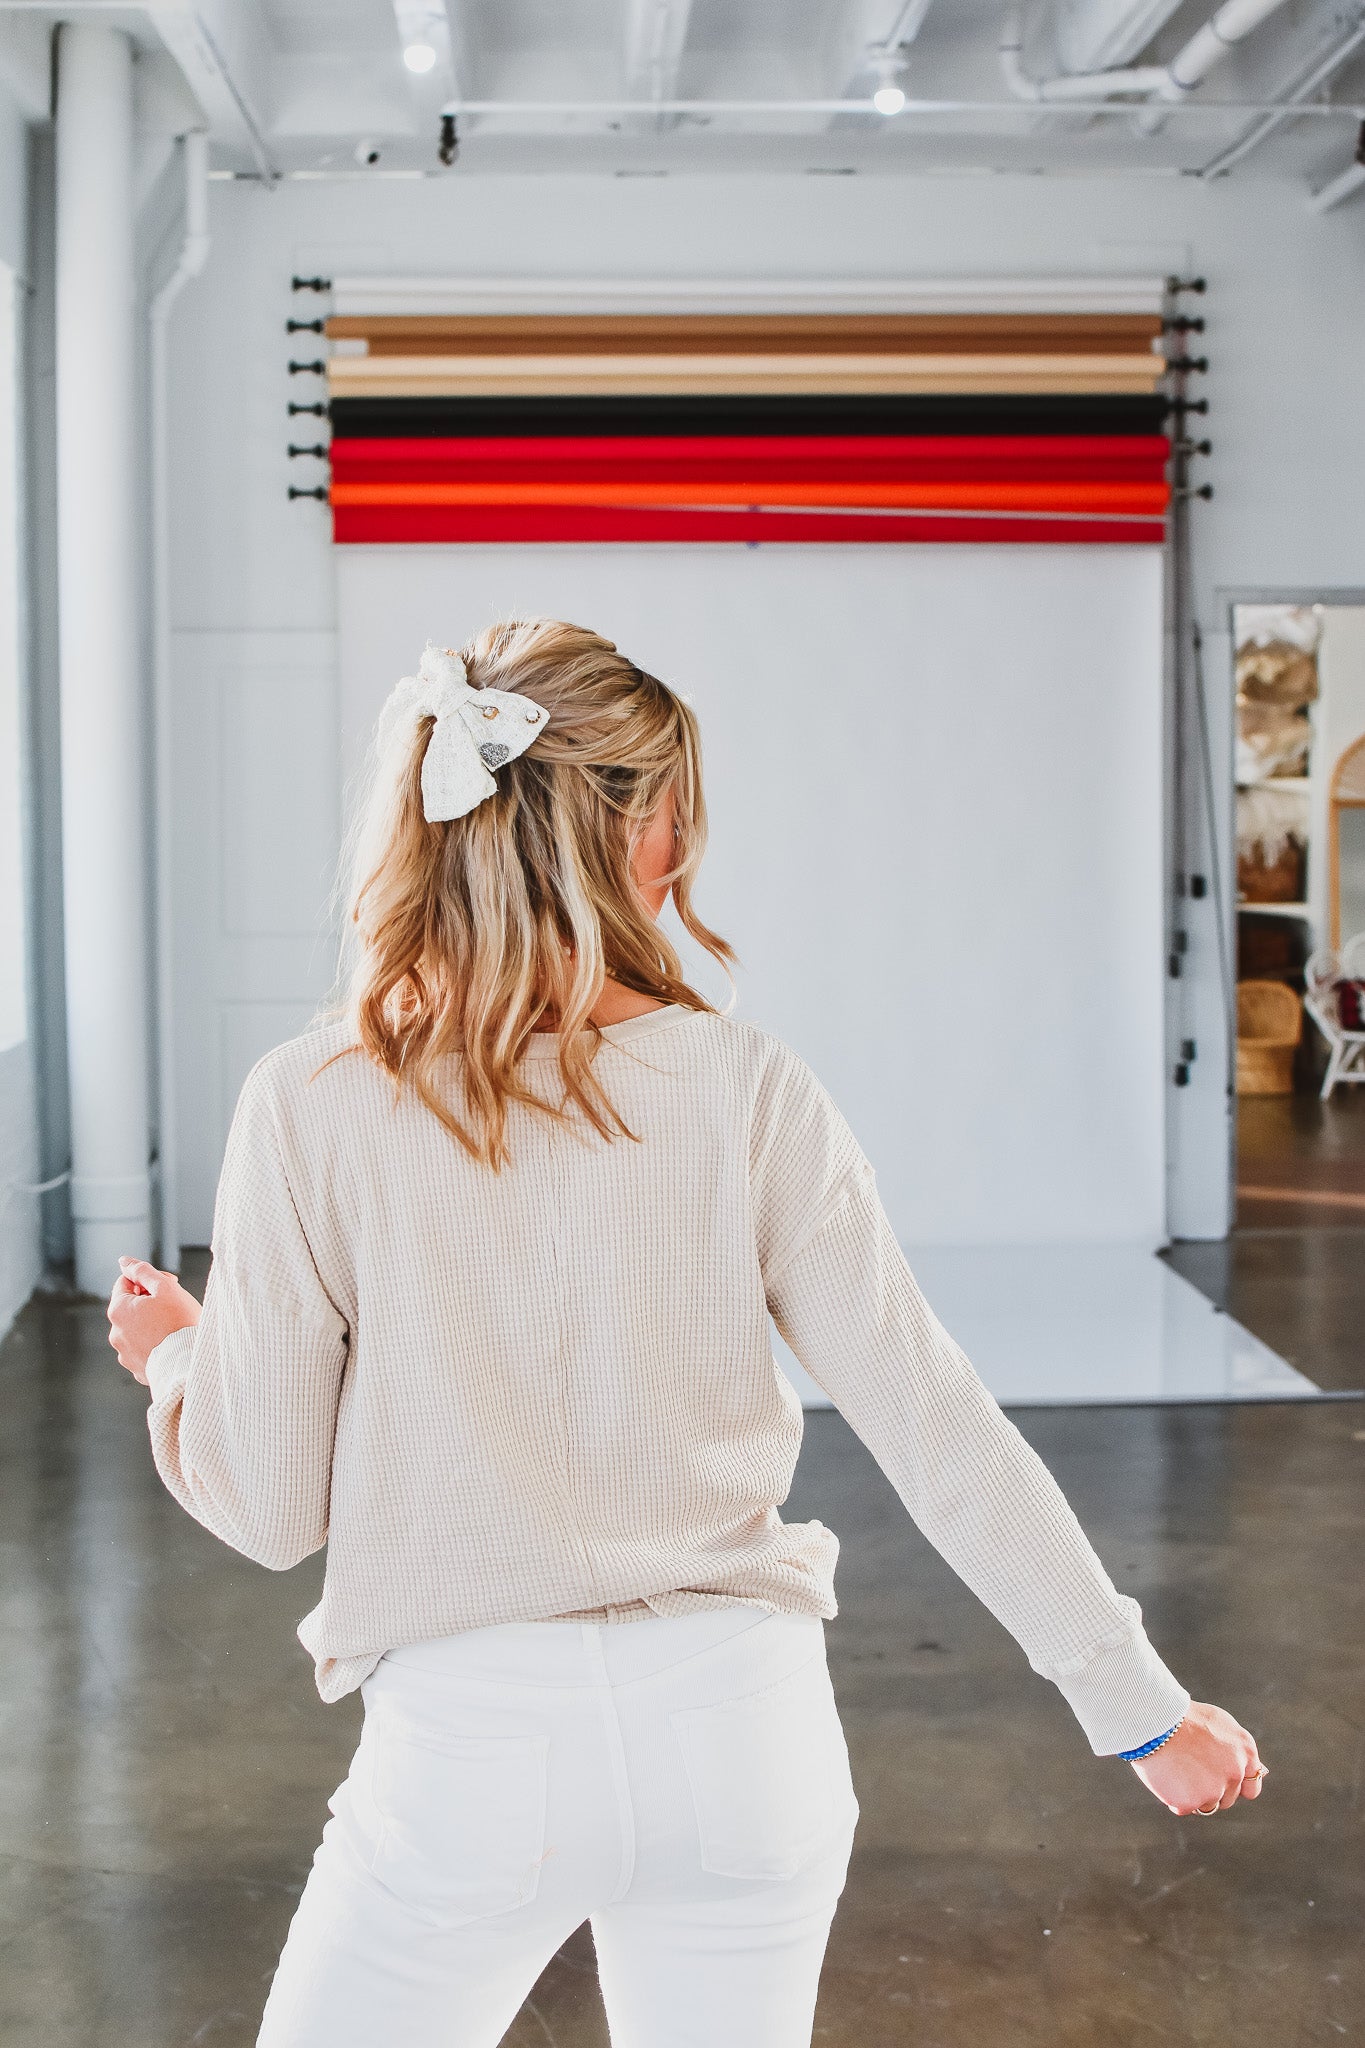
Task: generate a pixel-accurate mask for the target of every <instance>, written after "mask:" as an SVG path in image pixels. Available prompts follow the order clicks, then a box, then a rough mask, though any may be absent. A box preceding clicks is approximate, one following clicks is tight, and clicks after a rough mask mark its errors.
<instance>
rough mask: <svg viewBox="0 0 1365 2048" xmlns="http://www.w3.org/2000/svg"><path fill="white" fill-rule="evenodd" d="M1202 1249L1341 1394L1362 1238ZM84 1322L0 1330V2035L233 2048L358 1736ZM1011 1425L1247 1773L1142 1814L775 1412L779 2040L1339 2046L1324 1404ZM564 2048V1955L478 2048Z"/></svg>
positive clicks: (995, 1630)
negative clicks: (1215, 1793)
mask: <svg viewBox="0 0 1365 2048" xmlns="http://www.w3.org/2000/svg"><path fill="white" fill-rule="evenodd" d="M1211 1251H1216V1252H1218V1253H1219V1255H1220V1259H1221V1267H1220V1271H1219V1272H1215V1273H1213V1274H1212V1279H1211V1280H1210V1276H1209V1274H1208V1273H1207V1272H1206V1273H1205V1276H1204V1277H1205V1279H1206V1280H1210V1284H1217V1285H1221V1286H1222V1287H1223V1289H1224V1291H1225V1292H1226V1293H1227V1294H1228V1296H1229V1297H1230V1300H1231V1304H1232V1306H1233V1307H1234V1312H1235V1313H1236V1314H1237V1315H1238V1316H1239V1317H1241V1318H1242V1319H1243V1320H1244V1321H1246V1322H1247V1323H1248V1324H1249V1325H1250V1327H1252V1328H1253V1329H1255V1330H1256V1331H1257V1333H1258V1334H1259V1335H1261V1336H1263V1337H1265V1338H1266V1339H1267V1340H1268V1341H1269V1342H1271V1343H1273V1344H1275V1346H1276V1347H1277V1348H1278V1349H1281V1350H1283V1351H1284V1352H1285V1354H1286V1355H1287V1356H1289V1357H1291V1358H1292V1359H1294V1360H1295V1362H1296V1363H1299V1364H1301V1365H1302V1367H1303V1369H1304V1370H1305V1371H1307V1372H1309V1373H1310V1374H1311V1376H1312V1377H1313V1378H1315V1379H1316V1380H1318V1381H1319V1383H1321V1384H1324V1385H1329V1384H1330V1385H1336V1386H1346V1385H1352V1384H1353V1385H1357V1386H1359V1385H1360V1384H1362V1380H1361V1344H1362V1331H1365V1313H1363V1311H1365V1257H1362V1253H1365V1231H1360V1230H1356V1231H1352V1232H1346V1231H1341V1230H1328V1231H1321V1232H1317V1233H1313V1234H1311V1235H1310V1234H1308V1233H1300V1234H1299V1235H1298V1236H1297V1237H1291V1236H1287V1235H1285V1234H1283V1233H1280V1234H1276V1235H1275V1236H1273V1237H1269V1238H1267V1237H1253V1238H1249V1239H1245V1240H1240V1241H1237V1242H1235V1243H1234V1245H1233V1247H1232V1248H1231V1251H1230V1252H1228V1253H1227V1254H1226V1255H1224V1253H1223V1248H1221V1247H1217V1248H1210V1247H1185V1248H1177V1250H1176V1252H1175V1253H1174V1254H1173V1257H1174V1258H1175V1260H1176V1261H1177V1262H1178V1263H1180V1264H1181V1265H1182V1269H1184V1268H1185V1266H1186V1265H1187V1264H1189V1263H1190V1262H1191V1261H1192V1262H1193V1263H1194V1264H1195V1265H1199V1264H1200V1263H1201V1260H1202V1263H1203V1265H1204V1266H1205V1267H1210V1266H1211V1265H1214V1264H1217V1263H1218V1261H1213V1260H1210V1258H1209V1257H1208V1256H1207V1255H1208V1254H1209V1253H1210V1252H1211ZM1187 1255H1188V1256H1187ZM193 1277H194V1276H193V1275H187V1278H189V1279H190V1280H191V1283H192V1284H193ZM106 1329H107V1326H106V1323H105V1319H104V1313H103V1308H102V1305H100V1304H95V1303H90V1302H77V1301H68V1300H63V1299H61V1298H58V1297H49V1298H39V1299H36V1300H35V1301H34V1302H32V1303H31V1304H30V1306H29V1307H28V1308H27V1309H26V1310H25V1311H24V1313H23V1315H22V1316H21V1318H20V1320H19V1323H18V1325H17V1326H16V1328H15V1329H14V1330H13V1331H12V1332H11V1334H10V1335H9V1337H8V1338H7V1339H6V1340H5V1342H4V1344H3V1346H0V1398H3V1401H4V1408H5V1414H6V1418H7V1427H6V1429H5V1432H4V1435H3V1441H2V1442H0V1544H2V1545H3V1554H4V1564H3V1610H0V1611H2V1613H3V1624H2V1625H3V1651H4V1654H3V1661H2V1662H0V1701H2V1702H3V1709H4V1722H3V1728H4V1740H3V1745H0V2042H3V2044H4V2048H190V2044H199V2043H205V2044H210V2048H248V2044H250V2043H251V2042H252V2041H253V2039H254V2035H255V2028H256V2023H257V2020H258V2017H259V2013H260V2009H261V2005H262V2003H263V2001H264V1998H265V1993H266V1988H267V1985H268V1982H269V1979H270V1975H271V1972H272V1970H273V1967H274V1964H275V1959H276V1956H277V1954H278V1951H279V1947H280V1943H281V1941H282V1940H283V1936H284V1932H285V1927H286V1925H287V1922H288V1920H289V1916H290V1914H291V1912H292V1911H293V1907H294V1902H295V1900H296V1898H297V1896H298V1892H299V1889H300V1886H301V1884H302V1881H303V1877H304V1875H305V1873H306V1871H307V1868H308V1863H309V1859H310V1857H311V1855H312V1851H313V1848H314V1846H315V1844H316V1841H317V1838H318V1835H319V1833H320V1831H321V1827H322V1824H323V1822H324V1820H325V1818H326V1807H325V1801H326V1797H327V1794H328V1793H329V1792H330V1791H331V1789H332V1788H333V1786H334V1785H335V1784H336V1783H337V1782H338V1780H339V1779H340V1778H341V1777H342V1775H343V1774H344V1772H345V1770H346V1767H347V1763H348V1760H349V1755H350V1751H351V1749H352V1747H353V1745H354V1742H355V1739H356V1735H357V1729H358V1714H357V1710H356V1706H355V1704H353V1703H343V1704H341V1705H338V1706H334V1707H323V1706H322V1705H321V1704H320V1702H319V1701H318V1699H317V1696H316V1694H315V1692H314V1689H313V1683H312V1675H311V1668H310V1666H309V1663H308V1660H307V1659H306V1657H305V1656H304V1654H303V1652H302V1651H301V1650H300V1649H299V1647H298V1645H297V1643H296V1641H295V1639H294V1626H295V1623H296V1621H297V1619H298V1617H299V1616H300V1615H301V1614H302V1613H303V1612H304V1611H305V1610H306V1609H307V1608H308V1607H309V1606H311V1605H312V1603H313V1600H314V1599H315V1597H316V1588H317V1585H318V1581H319V1578H320V1560H318V1559H310V1560H309V1561H308V1562H307V1563H306V1564H305V1565H303V1566H301V1567H299V1569H298V1570H297V1571H295V1572H292V1573H289V1574H284V1575H276V1574H271V1573H267V1572H264V1571H260V1570H257V1569H256V1568H255V1567H253V1566H252V1565H250V1564H248V1563H246V1562H245V1560H242V1559H239V1558H237V1557H236V1556H235V1555H234V1554H233V1553H232V1552H230V1551H229V1550H227V1549H225V1548H224V1547H223V1546H222V1545H220V1544H218V1543H217V1542H215V1541H214V1539H213V1538H212V1537H211V1536H209V1535H207V1534H206V1533H205V1532H204V1531H203V1530H201V1529H199V1528H198V1527H197V1526H196V1525H195V1524H194V1523H192V1522H191V1521H189V1520H188V1518H187V1517H186V1516H184V1515H183V1514H182V1513H181V1512H180V1510H179V1509H178V1508H177V1507H176V1506H175V1505H174V1504H173V1503H172V1502H171V1500H170V1499H169V1497H167V1496H166V1495H165V1494H164V1493H163V1492H162V1490H161V1488H160V1486H159V1483H158V1482H157V1480H156V1478H155V1475H154V1473H153V1470H152V1465H151V1460H150V1455H149V1453H148V1449H147V1442H146V1431H145V1423H144V1411H145V1405H146V1396H145V1394H144V1392H143V1391H142V1390H141V1389H140V1388H138V1387H136V1386H135V1385H134V1384H133V1383H132V1382H131V1381H130V1380H128V1379H127V1378H126V1376H125V1375H124V1374H122V1373H121V1372H120V1371H119V1369H118V1367H117V1365H116V1363H115V1361H114V1359H113V1354H112V1353H111V1351H110V1350H109V1347H108V1344H107V1342H106ZM1018 1420H1019V1422H1020V1426H1021V1427H1022V1428H1023V1429H1024V1431H1025V1433H1026V1434H1027V1436H1028V1437H1029V1439H1030V1441H1031V1442H1033V1443H1034V1444H1035V1445H1036V1446H1037V1448H1038V1450H1039V1451H1040V1452H1041V1454H1042V1455H1043V1457H1044V1458H1045V1459H1046V1460H1047V1462H1048V1463H1049V1465H1050V1466H1051V1467H1052V1469H1053V1470H1054V1471H1055V1473H1056V1474H1057V1476H1058V1478H1059V1480H1060V1481H1061V1483H1062V1485H1063V1487H1064V1488H1065V1490H1066V1491H1067V1493H1068V1495H1069V1496H1070V1498H1071V1500H1072V1502H1073V1504H1074V1506H1075V1507H1076V1510H1077V1512H1078V1514H1079V1515H1080V1517H1081V1520H1082V1522H1083V1523H1084V1525H1085V1526H1086V1528H1087V1529H1088V1531H1089V1532H1090V1534H1091V1536H1092V1538H1093V1539H1094V1541H1095V1542H1096V1544H1097V1546H1098V1548H1099V1550H1100V1552H1101V1554H1102V1556H1103V1557H1104V1558H1105V1560H1106V1563H1107V1564H1108V1565H1109V1567H1110V1570H1111V1572H1112V1573H1113V1576H1114V1578H1115V1580H1116V1581H1117V1583H1118V1584H1119V1585H1120V1587H1122V1588H1123V1589H1124V1590H1125V1591H1129V1592H1132V1593H1134V1594H1135V1595H1136V1596H1137V1597H1138V1598H1139V1599H1140V1600H1141V1601H1142V1603H1143V1606H1144V1609H1145V1612H1146V1616H1147V1620H1148V1623H1149V1626H1150V1628H1151V1631H1152V1634H1153V1637H1154V1639H1155V1641H1156V1642H1157V1643H1158V1645H1159V1646H1160V1648H1161V1649H1162V1651H1163V1652H1164V1654H1165V1655H1166V1656H1167V1658H1168V1660H1169V1661H1170V1662H1171V1663H1172V1665H1173V1666H1174V1668H1175V1669H1176V1670H1177V1671H1178V1672H1179V1673H1180V1675H1181V1676H1182V1677H1183V1678H1184V1679H1185V1681H1186V1683H1187V1684H1188V1685H1189V1686H1190V1687H1191V1689H1192V1691H1193V1692H1194V1693H1195V1694H1196V1696H1198V1697H1203V1698H1212V1699H1215V1700H1218V1701H1219V1702H1221V1703H1222V1704H1224V1705H1226V1706H1227V1707H1228V1708H1229V1709H1230V1710H1231V1711H1233V1712H1234V1713H1236V1714H1237V1715H1238V1716H1239V1717H1240V1718H1241V1719H1242V1720H1244V1721H1245V1722H1246V1724H1247V1725H1248V1726H1249V1727H1250V1728H1252V1729H1253V1730H1254V1732H1255V1733H1256V1735H1257V1738H1258V1740H1259V1741H1260V1744H1261V1747H1262V1751H1263V1754H1264V1756H1265V1758H1266V1761H1267V1762H1269V1763H1270V1764H1271V1765H1272V1766H1273V1772H1272V1776H1271V1779H1270V1781H1269V1785H1268V1788H1267V1791H1266V1793H1265V1795H1264V1797H1263V1798H1262V1799H1261V1801H1260V1802H1259V1803H1258V1804H1257V1805H1255V1806H1243V1807H1242V1808H1241V1809H1239V1810H1238V1811H1237V1812H1236V1813H1235V1814H1233V1815H1227V1816H1220V1817H1218V1818H1215V1819H1213V1820H1203V1819H1189V1820H1184V1821H1180V1820H1175V1819H1173V1818H1172V1817H1171V1816H1170V1815H1169V1814H1168V1813H1166V1812H1165V1811H1164V1810H1163V1809H1162V1808H1160V1807H1159V1806H1158V1805H1157V1804H1156V1802H1155V1801H1154V1800H1152V1799H1151V1797H1150V1796H1149V1795H1148V1794H1147V1793H1146V1792H1145V1791H1144V1790H1143V1788H1142V1786H1141V1785H1140V1784H1139V1782H1138V1781H1137V1779H1136V1777H1135V1776H1134V1774H1133V1773H1132V1772H1130V1771H1129V1770H1128V1769H1127V1768H1126V1767H1125V1766H1124V1765H1122V1764H1119V1763H1115V1762H1112V1761H1109V1760H1099V1759H1096V1758H1093V1757H1092V1756H1091V1755H1090V1752H1089V1749H1088V1747H1087V1746H1086V1745H1085V1742H1084V1739H1083V1738H1082V1736H1081V1734H1080V1732H1079V1729H1078V1728H1077V1727H1076V1724H1075V1723H1074V1722H1073V1721H1072V1719H1071V1717H1070V1715H1069V1713H1068V1711H1067V1709H1066V1707H1065V1705H1064V1704H1063V1702H1062V1700H1061V1699H1060V1697H1059V1696H1058V1695H1057V1694H1056V1693H1055V1692H1054V1690H1053V1689H1052V1688H1051V1687H1050V1686H1047V1685H1046V1684H1044V1683H1043V1682H1042V1681H1040V1680H1038V1679H1036V1678H1034V1677H1033V1676H1032V1675H1031V1674H1030V1673H1029V1671H1028V1669H1027V1667H1026V1665H1025V1663H1024V1660H1023V1658H1022V1655H1021V1653H1020V1652H1019V1651H1018V1650H1017V1648H1016V1647H1015V1645H1014V1644H1013V1643H1012V1641H1011V1640H1010V1638H1009V1637H1008V1636H1006V1635H1005V1634H1004V1632H1003V1631H1002V1630H1001V1629H1000V1628H999V1627H998V1626H997V1625H996V1624H995V1623H994V1622H993V1621H992V1620H991V1619H990V1617H989V1616H988V1615H987V1614H986V1613H985V1611H984V1610H983V1609H982V1608H980V1607H979V1606H978V1605H977V1604H976V1603H975V1601H974V1600H973V1599H972V1598H971V1596H970V1595H969V1594H967V1593H966V1592H965V1590H964V1589H963V1588H962V1587H961V1586H960V1585H959V1583H958V1582H957V1581H956V1579H954V1578H953V1576H952V1574H951V1573H950V1572H949V1571H948V1570H947V1568H946V1567H945V1566H944V1565H943V1564H942V1563H941V1562H940V1560H939V1559H938V1558H937V1556H936V1555H935V1554H934V1553H933V1552H932V1551H930V1550H929V1549H928V1547H927V1545H925V1543H924V1542H923V1540H922V1539H921V1538H920V1537H919V1536H918V1534H917V1532H916V1531H915V1530H914V1529H913V1527H912V1526H911V1525H910V1523H909V1522H908V1520H907V1518H906V1517H905V1515H904V1513H903V1511H902V1509H901V1508H900V1505H899V1503H898V1502H897V1501H896V1499H895V1497H894V1496H893V1495H892V1493H891V1491H890V1489H889V1487H888V1486H887V1485H886V1482H885V1481H884V1480H883V1479H882V1477H881V1475H880V1473H879V1472H878V1471H877V1469H876V1467H875V1466H874V1465H873V1463H872V1461H871V1459H870V1458H869V1457H868V1456H867V1454H866V1453H865V1451H864V1450H863V1448H862V1446H861V1445H860V1444H859V1443H858V1442H857V1440H856V1439H855V1438H854V1437H853V1435H852V1434H851V1432H850V1431H849V1430H848V1428H847V1427H846V1425H845V1424H844V1423H843V1421H842V1420H841V1419H840V1418H839V1417H838V1416H837V1415H835V1414H831V1413H825V1414H815V1415H811V1416H810V1417H808V1419H807V1439H806V1447H805V1450H804V1452H803V1456H802V1460H801V1465H800V1470H799V1473H798V1477H797V1483H796V1487H795V1490H794V1492H793V1495H792V1499H791V1501H790V1504H789V1508H788V1513H789V1514H790V1515H792V1516H793V1517H801V1516H806V1515H812V1514H818V1515H820V1516H821V1517H822V1518H823V1519H825V1520H827V1521H828V1522H829V1523H830V1524H831V1525H832V1526H833V1527H834V1528H836V1529H837V1530H838V1531H839V1533H840V1535H841V1536H842V1538H843V1553H842V1557H841V1561H840V1570H839V1592H840V1597H841V1601H842V1612H841V1615H840V1618H839V1619H838V1621H836V1622H834V1623H833V1624H831V1626H830V1654H831V1664H832V1667H833V1671H834V1679H835V1685H836V1689H837V1691H838V1695H839V1698H840V1702H841V1705H842V1709H843V1714H844V1719H845V1724H846V1727H847V1730H848V1736H849V1745H850V1749H851V1751H852V1756H853V1768H854V1775H855V1780H856V1782H857V1786H858V1790H859V1794H860V1798H861V1801H862V1808H863V1818H862V1822H861V1825H860V1830H859V1836H858V1842H857V1846H856V1848H855V1851H854V1859H853V1866H852V1871H851V1875H850V1880H849V1885H848V1889H847V1891H846V1892H845V1895H844V1899H843V1901H842V1904H841V1906H840V1910H839V1914H838V1917H837V1918H836V1921H835V1926H834V1932H833V1936H832V1939H831V1944H830V1950H829V1956H828V1961H827V1965H826V1971H825V1977H824V1983H823V1990H822V1995H821V2002H820V2008H819V2014H818V2019H817V2025H816V2033H815V2039H816V2042H817V2043H821V2044H824V2048H903V2044H904V2048H909V2044H913V2048H1141V2044H1144V2043H1147V2042H1158V2041H1171V2042H1181V2043H1191V2044H1210V2048H1212V2044H1217V2048H1306V2044H1309V2043H1318V2042H1331V2043H1336V2042H1341V2041H1362V2040H1365V1953H1363V1951H1362V1938H1361V1937H1362V1929H1365V1811H1363V1801H1362V1790H1363V1781H1365V1626H1362V1624H1363V1623H1365V1611H1363V1610H1365V1577H1362V1574H1361V1571H1360V1559H1361V1557H1362V1555H1365V1492H1363V1491H1362V1484H1361V1482H1362V1479H1363V1478H1365V1404H1358V1403H1354V1402H1340V1403H1335V1402H1333V1403H1320V1404H1306V1405H1304V1406H1293V1407H1284V1406H1275V1407H1266V1406H1251V1407H1189V1408H1182V1407H1176V1408H1141V1407H1134V1408H1109V1409H1078V1408H1071V1409H1066V1410H1052V1411H1049V1410H1037V1409H1035V1410H1032V1411H1027V1412H1024V1411H1021V1412H1020V1413H1019V1416H1018ZM606 2040H607V2037H606V2030H605V2023H604V2020H603V2016H602V2011H601V2005H600V2001H599V1999H598V1994H597V1988H596V1981H595V1974H594V1970H593V1960H592V1951H591V1944H590V1941H589V1938H588V1935H587V1933H586V1931H580V1933H579V1935H578V1936H576V1937H575V1938H574V1940H573V1941H571V1942H570V1943H569V1944H568V1945H567V1947H566V1948H565V1949H564V1951H563V1952H562V1953H561V1954H560V1956H559V1957H557V1958H556V1960H555V1961H554V1963H553V1964H552V1965H551V1967H550V1968H549V1969H548V1970H547V1971H546V1973H545V1975H544V1977H543V1978H542V1979H541V1982H540V1984H539V1985H538V1986H537V1987H536V1990H535V1993H534V1995H533V1998H532V1999H531V2001H530V2002H529V2003H528V2005H527V2006H526V2008H525V2009H524V2010H523V2013H522V2015H521V2017H520V2018H519V2019H518V2021H517V2022H516V2024H515V2025H514V2027H513V2029H512V2031H511V2033H510V2034H509V2036H508V2037H507V2042H508V2048H545V2044H547V2043H549V2044H551V2048H606ZM377 2048H379V2044H377ZM382 2048H390V2044H387V2043H386V2044H382ZM393 2048H401V2044H396V2043H395V2044H393Z"/></svg>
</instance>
